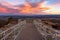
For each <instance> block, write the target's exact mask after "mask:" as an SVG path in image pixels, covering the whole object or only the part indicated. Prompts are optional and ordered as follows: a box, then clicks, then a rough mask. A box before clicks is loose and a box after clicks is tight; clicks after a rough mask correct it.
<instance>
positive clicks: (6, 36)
mask: <svg viewBox="0 0 60 40" xmlns="http://www.w3.org/2000/svg"><path fill="white" fill-rule="evenodd" d="M25 24H26V22H25V21H22V22H20V23H18V24H16V25H15V26H12V27H10V28H8V29H7V30H5V31H3V32H1V33H0V40H16V38H17V37H18V36H19V34H20V32H21V31H22V29H23V27H24V25H25Z"/></svg>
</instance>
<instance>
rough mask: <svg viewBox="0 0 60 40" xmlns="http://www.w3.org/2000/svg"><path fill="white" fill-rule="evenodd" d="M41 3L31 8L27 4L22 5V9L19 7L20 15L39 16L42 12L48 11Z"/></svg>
mask: <svg viewBox="0 0 60 40" xmlns="http://www.w3.org/2000/svg"><path fill="white" fill-rule="evenodd" d="M42 5H43V4H42V3H38V4H37V6H36V7H32V6H31V5H30V4H29V3H28V2H25V3H24V7H19V8H18V10H20V13H27V14H29V13H32V14H41V13H43V11H44V10H48V9H49V7H42Z"/></svg>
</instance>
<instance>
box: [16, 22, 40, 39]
mask: <svg viewBox="0 0 60 40" xmlns="http://www.w3.org/2000/svg"><path fill="white" fill-rule="evenodd" d="M40 38H41V37H40V35H39V32H38V31H37V29H36V28H35V27H34V25H33V24H32V23H27V24H26V25H25V28H24V29H23V30H22V32H21V34H20V35H19V37H18V38H17V40H40Z"/></svg>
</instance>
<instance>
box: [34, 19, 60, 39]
mask: <svg viewBox="0 0 60 40" xmlns="http://www.w3.org/2000/svg"><path fill="white" fill-rule="evenodd" d="M34 24H35V27H36V28H37V30H38V31H39V33H40V35H41V37H43V38H42V40H43V39H44V40H60V31H59V30H55V29H53V28H51V26H50V25H45V24H44V23H43V22H41V21H40V22H38V21H36V20H35V21H34Z"/></svg>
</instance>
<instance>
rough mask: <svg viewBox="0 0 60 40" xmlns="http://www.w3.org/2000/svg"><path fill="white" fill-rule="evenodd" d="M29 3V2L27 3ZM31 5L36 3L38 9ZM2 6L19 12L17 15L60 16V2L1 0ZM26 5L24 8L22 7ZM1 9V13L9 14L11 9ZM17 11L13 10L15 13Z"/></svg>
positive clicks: (46, 0) (59, 0)
mask: <svg viewBox="0 0 60 40" xmlns="http://www.w3.org/2000/svg"><path fill="white" fill-rule="evenodd" d="M27 1H29V2H27ZM29 3H36V5H35V6H36V7H32V6H33V5H31V4H29ZM0 4H2V5H4V6H5V7H7V8H10V9H15V10H19V11H18V13H17V14H19V13H22V14H60V0H0ZM20 5H24V7H20ZM5 7H1V5H0V13H1V12H4V13H9V12H11V11H9V12H8V11H7V10H9V9H7V8H5ZM15 10H13V11H14V12H13V13H15Z"/></svg>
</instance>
